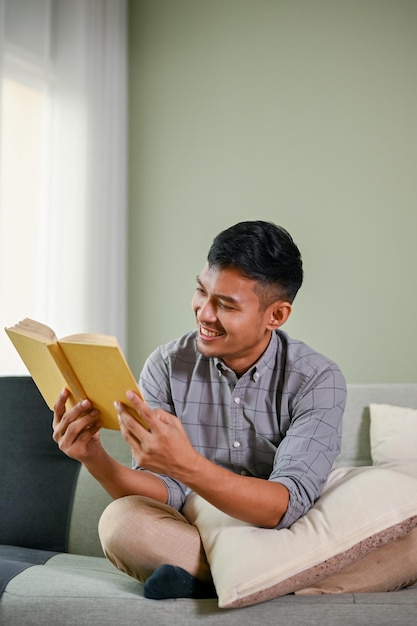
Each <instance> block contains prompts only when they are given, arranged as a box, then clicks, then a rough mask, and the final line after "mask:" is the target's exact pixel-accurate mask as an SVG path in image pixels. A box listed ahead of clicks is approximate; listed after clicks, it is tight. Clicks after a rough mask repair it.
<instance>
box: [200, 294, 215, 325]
mask: <svg viewBox="0 0 417 626" xmlns="http://www.w3.org/2000/svg"><path fill="white" fill-rule="evenodd" d="M195 312H196V315H197V318H198V320H199V321H200V322H214V321H216V319H217V317H216V309H215V307H214V305H213V303H212V302H211V301H210V300H209V299H208V298H206V299H204V300H201V301H200V302H199V303H198V304H197V306H196V307H195Z"/></svg>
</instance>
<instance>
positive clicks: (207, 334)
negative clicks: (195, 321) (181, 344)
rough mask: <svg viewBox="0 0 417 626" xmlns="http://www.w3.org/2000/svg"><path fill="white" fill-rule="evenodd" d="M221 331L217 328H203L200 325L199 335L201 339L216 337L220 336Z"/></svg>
mask: <svg viewBox="0 0 417 626" xmlns="http://www.w3.org/2000/svg"><path fill="white" fill-rule="evenodd" d="M222 335H223V333H220V332H219V331H217V330H210V328H205V327H204V326H201V325H200V336H201V337H203V339H216V337H221V336H222Z"/></svg>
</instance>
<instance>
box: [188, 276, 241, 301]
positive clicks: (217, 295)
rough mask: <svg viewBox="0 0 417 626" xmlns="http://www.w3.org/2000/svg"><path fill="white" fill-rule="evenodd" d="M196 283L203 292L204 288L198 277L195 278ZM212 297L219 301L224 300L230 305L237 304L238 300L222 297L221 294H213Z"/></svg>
mask: <svg viewBox="0 0 417 626" xmlns="http://www.w3.org/2000/svg"><path fill="white" fill-rule="evenodd" d="M196 281H197V283H198V284H199V285H200V286H201V287H202V288H203V289H204V290H205V289H206V288H205V287H204V285H203V283H202V282H201V279H200V276H196ZM214 295H215V296H216V298H218V299H219V300H224V301H225V302H230V304H235V305H238V304H239V300H237V299H236V298H233V297H232V296H225V295H223V294H221V293H215V294H214Z"/></svg>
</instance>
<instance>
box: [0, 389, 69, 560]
mask: <svg viewBox="0 0 417 626" xmlns="http://www.w3.org/2000/svg"><path fill="white" fill-rule="evenodd" d="M0 397H1V403H0V476H1V480H0V544H6V545H15V546H21V547H27V548H34V549H40V550H51V551H56V552H63V551H66V549H67V543H68V520H69V515H70V510H71V505H72V495H73V491H74V485H75V481H76V479H77V475H78V471H79V463H78V462H77V461H74V460H72V459H70V458H68V457H67V456H66V455H65V454H63V453H62V452H61V451H60V450H59V448H58V446H57V445H56V443H55V442H54V441H53V439H52V413H51V411H50V410H49V409H48V407H47V405H46V404H45V401H44V400H43V398H42V396H41V395H40V393H39V391H38V389H37V387H36V386H35V384H34V382H33V380H32V379H31V378H30V377H29V376H16V377H15V376H12V377H8V376H4V377H0Z"/></svg>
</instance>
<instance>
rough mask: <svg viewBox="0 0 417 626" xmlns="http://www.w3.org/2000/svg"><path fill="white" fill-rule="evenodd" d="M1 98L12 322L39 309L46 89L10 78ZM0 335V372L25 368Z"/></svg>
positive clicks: (2, 214)
mask: <svg viewBox="0 0 417 626" xmlns="http://www.w3.org/2000/svg"><path fill="white" fill-rule="evenodd" d="M1 98H2V102H1V120H0V123H1V126H0V128H1V142H0V146H1V148H0V181H1V185H0V293H1V299H0V319H1V320H2V321H4V322H5V324H13V323H14V322H17V321H19V319H20V318H21V317H22V315H24V316H32V317H36V315H37V314H38V312H39V295H40V294H39V287H40V285H39V279H38V277H39V272H38V271H37V270H39V263H40V262H41V259H40V258H39V252H40V250H39V241H42V239H43V238H42V237H41V238H40V237H39V236H38V235H39V228H40V226H41V225H42V224H43V223H44V219H43V216H44V215H45V202H46V198H45V193H44V190H45V184H44V181H45V173H46V172H45V161H46V159H45V147H46V119H47V94H46V93H45V91H44V90H43V89H42V88H34V87H32V86H27V85H25V84H23V83H19V82H16V81H15V80H13V79H10V78H7V77H6V78H4V79H3V81H2V90H1ZM41 306H42V303H41ZM2 330H3V329H2ZM1 335H2V336H1V338H0V371H1V372H2V373H7V372H10V371H11V373H15V372H17V373H19V372H21V373H25V370H23V369H22V367H21V364H20V359H19V357H18V355H17V354H16V355H15V354H14V352H13V349H12V347H9V345H8V343H7V341H8V340H7V336H6V335H5V333H3V332H2V333H1ZM3 335H4V337H3ZM3 348H4V349H3Z"/></svg>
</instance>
